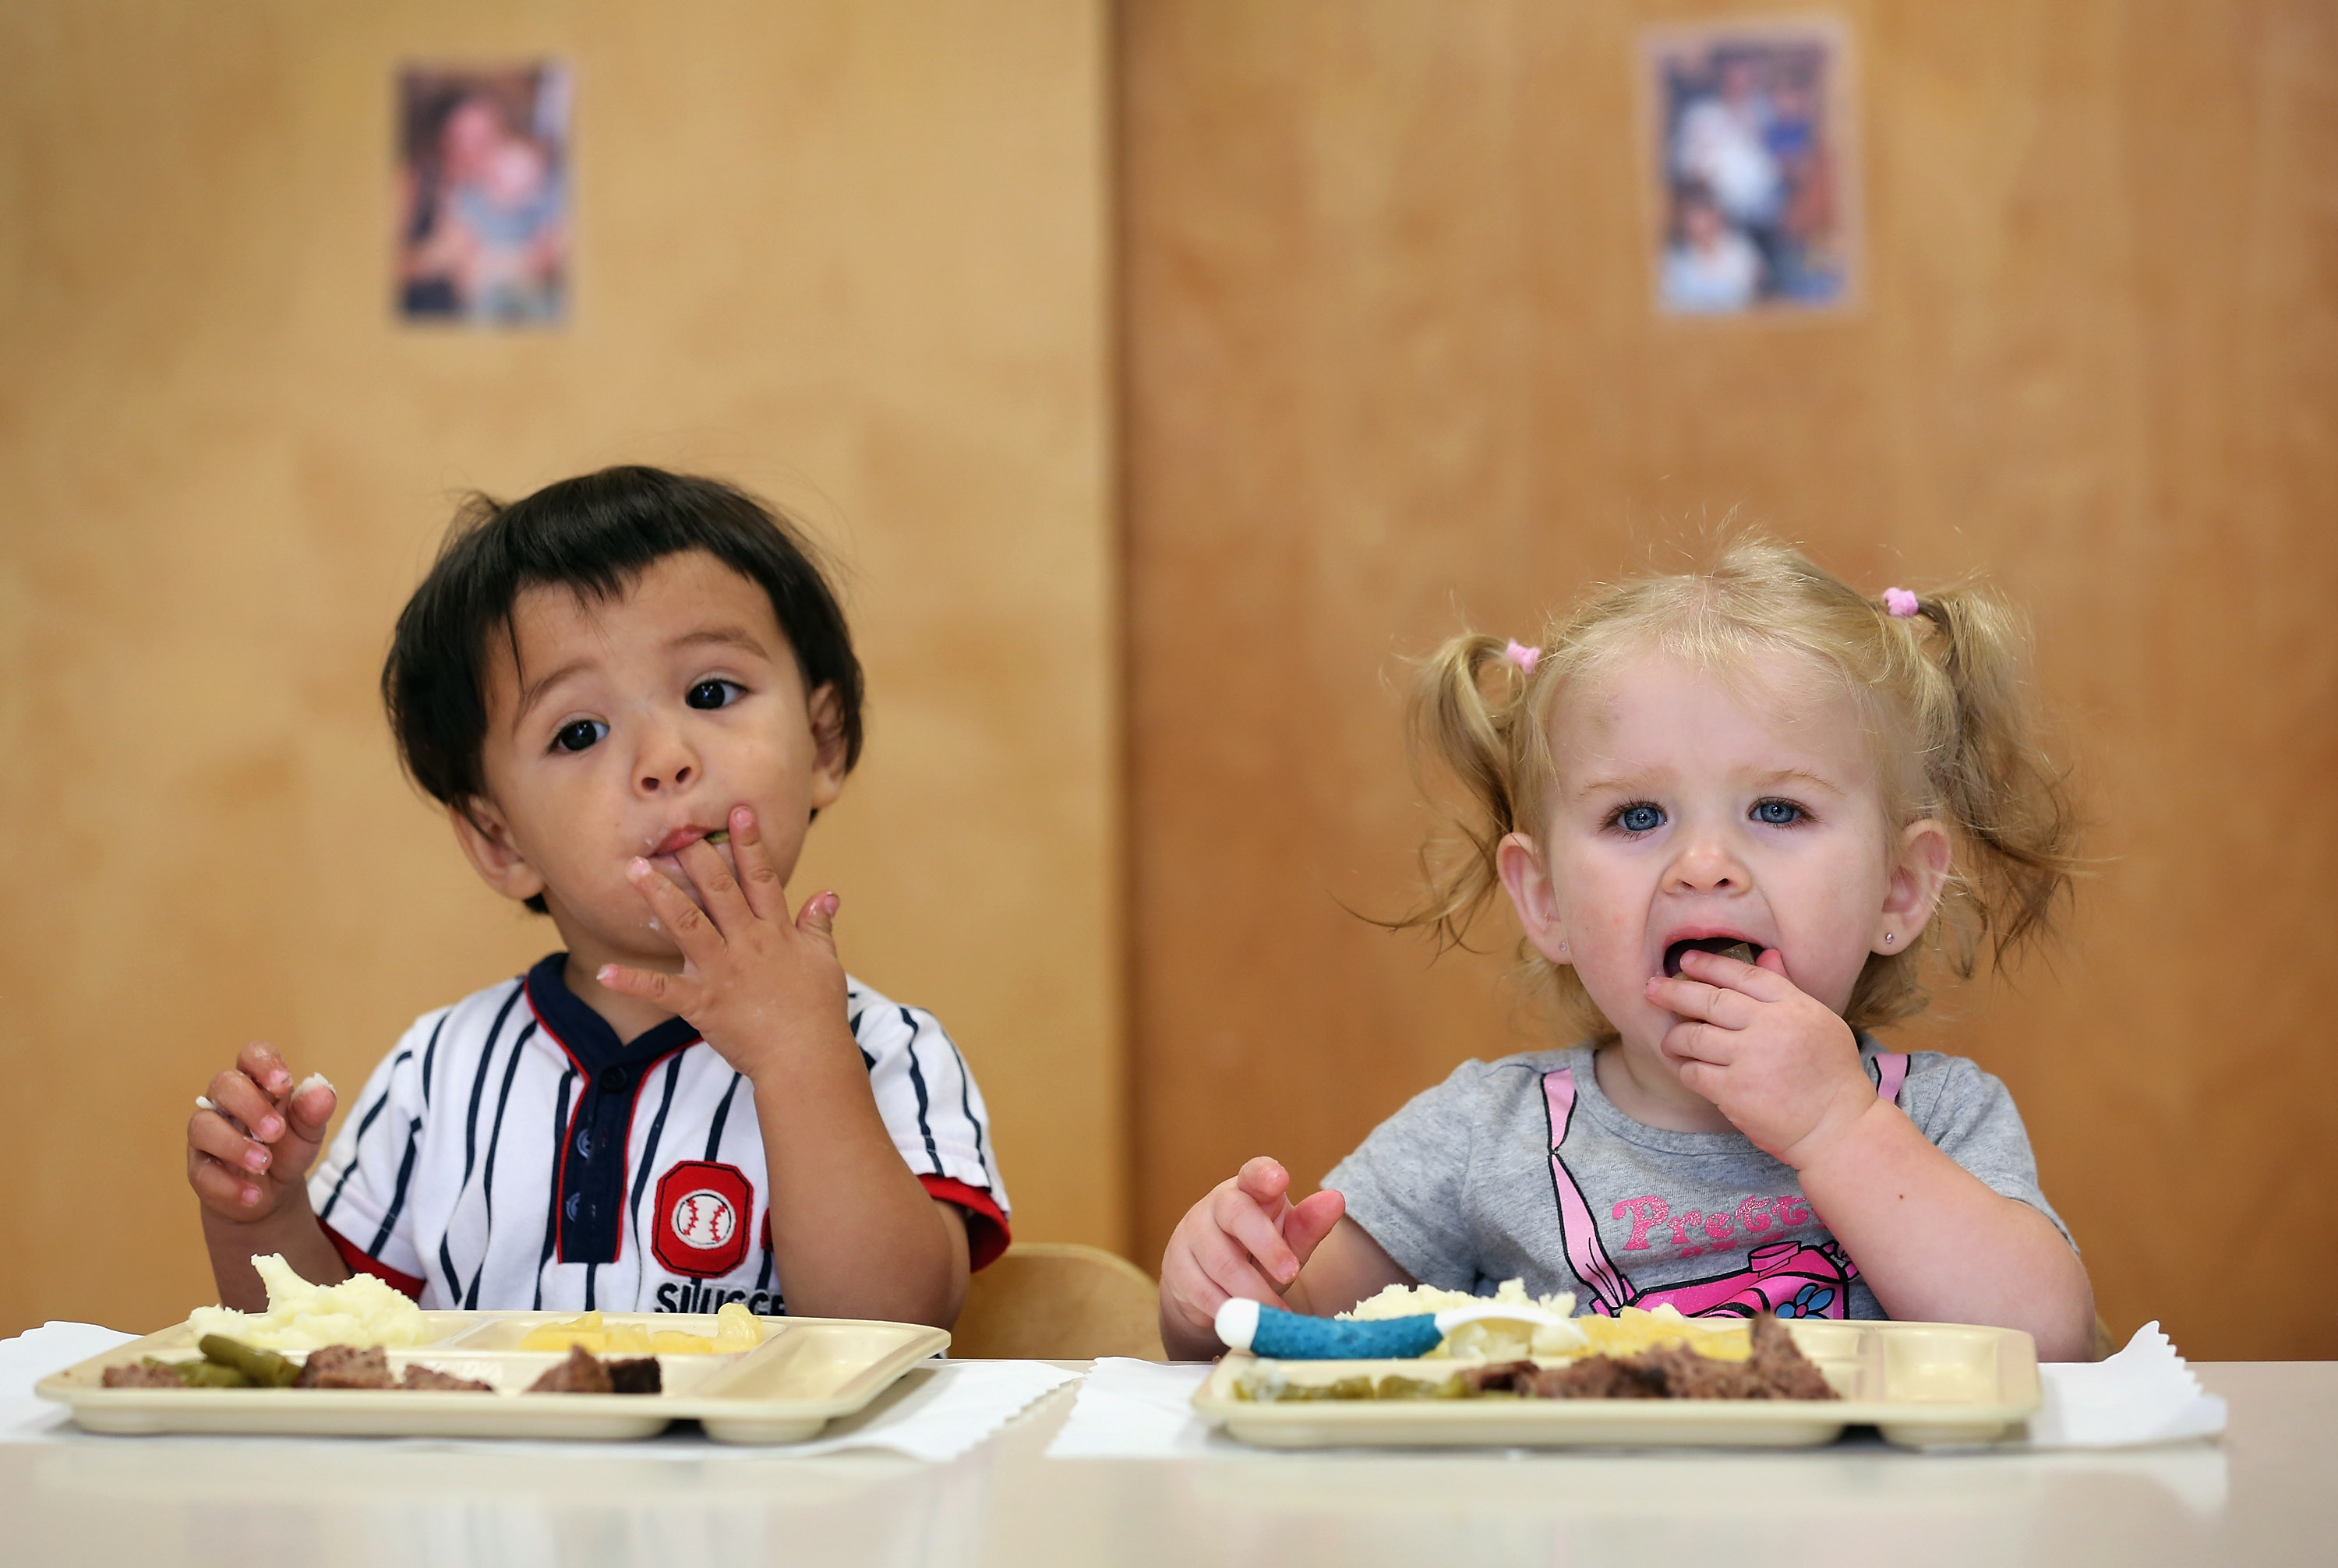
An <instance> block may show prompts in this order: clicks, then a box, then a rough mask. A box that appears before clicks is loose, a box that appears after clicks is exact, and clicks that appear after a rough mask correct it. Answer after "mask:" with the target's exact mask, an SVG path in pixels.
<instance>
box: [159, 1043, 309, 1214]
mask: <svg viewBox="0 0 2338 1568" xmlns="http://www.w3.org/2000/svg"><path fill="white" fill-rule="evenodd" d="M292 1089H293V1084H292V1074H291V1073H290V1071H289V1070H288V1069H287V1068H286V1067H285V1065H284V1059H283V1058H282V1057H280V1056H279V1055H278V1054H276V1051H275V1048H274V1047H272V1046H269V1045H262V1044H256V1043H255V1044H250V1045H247V1046H245V1047H244V1048H243V1051H242V1054H240V1055H239V1056H237V1057H236V1059H235V1065H234V1066H232V1067H231V1068H229V1069H228V1070H227V1071H226V1072H224V1073H221V1074H220V1075H219V1076H218V1077H216V1078H214V1079H212V1080H211V1094H210V1099H211V1106H212V1109H211V1110H208V1111H206V1110H202V1109H200V1108H198V1109H197V1110H196V1112H195V1114H194V1117H193V1119H192V1120H191V1121H189V1122H188V1123H187V1185H188V1186H190V1187H192V1188H193V1189H194V1190H195V1196H196V1197H197V1198H199V1199H201V1201H202V1204H203V1207H204V1208H206V1209H208V1210H211V1212H212V1213H213V1214H216V1215H218V1216H219V1217H220V1218H221V1219H222V1220H234V1221H237V1222H240V1223H248V1222H250V1221H251V1220H265V1219H267V1218H268V1217H269V1216H270V1215H271V1214H273V1213H275V1212H276V1210H277V1209H278V1207H279V1206H280V1205H281V1204H282V1203H283V1201H284V1200H285V1198H286V1196H287V1195H288V1194H290V1193H293V1192H296V1191H300V1182H301V1179H302V1178H303V1177H305V1176H307V1175H308V1173H309V1166H310V1165H312V1164H314V1163H315V1162H316V1159H317V1151H318V1150H319V1148H320V1147H322V1145H323V1143H324V1141H325V1124H326V1123H327V1122H330V1121H331V1120H332V1119H333V1105H334V1103H335V1097H334V1094H333V1090H332V1086H331V1085H329V1084H325V1083H319V1084H317V1085H315V1086H314V1087H312V1088H310V1089H309V1090H308V1092H307V1093H302V1094H300V1095H299V1096H298V1097H297V1098H296V1097H295V1096H294V1095H293V1093H292Z"/></svg>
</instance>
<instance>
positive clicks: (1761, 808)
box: [1751, 800, 1803, 828]
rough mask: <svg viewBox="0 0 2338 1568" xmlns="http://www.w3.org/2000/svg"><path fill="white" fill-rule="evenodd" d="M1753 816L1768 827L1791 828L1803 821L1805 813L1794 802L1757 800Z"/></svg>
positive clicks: (1754, 804)
mask: <svg viewBox="0 0 2338 1568" xmlns="http://www.w3.org/2000/svg"><path fill="white" fill-rule="evenodd" d="M1751 815H1752V816H1753V820H1754V821H1756V822H1760V823H1763V824H1764V825H1766V826H1768V827H1772V828H1791V827H1793V825H1794V824H1795V823H1797V822H1799V821H1801V820H1802V819H1803V809H1802V808H1801V807H1799V806H1797V805H1795V804H1794V803H1793V801H1792V800H1756V801H1755V802H1754V803H1753V812H1752V813H1751Z"/></svg>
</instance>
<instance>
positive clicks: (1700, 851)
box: [1666, 832, 1753, 893]
mask: <svg viewBox="0 0 2338 1568" xmlns="http://www.w3.org/2000/svg"><path fill="white" fill-rule="evenodd" d="M1666 881H1667V882H1668V883H1669V884H1670V885H1671V886H1672V887H1674V888H1675V890H1677V891H1680V892H1685V893H1742V892H1744V890H1745V889H1746V888H1747V887H1750V886H1752V884H1753V877H1751V876H1750V875H1748V874H1747V872H1746V869H1745V863H1744V861H1743V860H1741V859H1739V858H1738V857H1737V854H1736V852H1735V850H1734V849H1733V848H1731V846H1730V844H1729V842H1728V839H1727V838H1725V837H1724V835H1721V834H1718V833H1713V832H1700V833H1694V834H1691V835H1689V836H1688V837H1687V838H1685V839H1684V840H1683V841H1682V843H1681V848H1680V853H1679V855H1678V856H1676V857H1675V858H1674V860H1673V863H1672V868H1671V871H1670V873H1669V875H1668V876H1667V877H1666Z"/></svg>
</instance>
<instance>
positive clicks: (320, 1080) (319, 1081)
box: [284, 1073, 341, 1105]
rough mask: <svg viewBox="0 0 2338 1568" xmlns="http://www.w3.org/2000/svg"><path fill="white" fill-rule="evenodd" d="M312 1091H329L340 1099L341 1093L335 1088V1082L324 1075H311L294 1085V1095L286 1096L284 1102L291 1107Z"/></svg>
mask: <svg viewBox="0 0 2338 1568" xmlns="http://www.w3.org/2000/svg"><path fill="white" fill-rule="evenodd" d="M311 1089H325V1090H329V1091H331V1093H332V1095H333V1097H334V1098H335V1099H337V1100H338V1099H339V1098H340V1093H341V1092H340V1091H339V1090H338V1089H335V1088H333V1081H332V1080H331V1079H330V1078H328V1077H326V1076H325V1075H324V1074H323V1073H309V1075H308V1076H307V1077H306V1078H303V1079H301V1080H300V1082H299V1083H295V1084H293V1085H292V1093H290V1094H287V1095H286V1096H284V1103H286V1104H287V1105H290V1104H291V1103H293V1102H294V1101H296V1100H298V1099H300V1096H301V1095H303V1094H306V1093H308V1092H309V1090H311Z"/></svg>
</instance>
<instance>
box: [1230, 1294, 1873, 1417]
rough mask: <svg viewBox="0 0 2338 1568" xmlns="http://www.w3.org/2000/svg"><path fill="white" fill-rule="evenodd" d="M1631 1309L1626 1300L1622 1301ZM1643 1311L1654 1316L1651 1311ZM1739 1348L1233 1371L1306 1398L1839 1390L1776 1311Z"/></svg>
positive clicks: (1747, 1394)
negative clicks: (1318, 1376)
mask: <svg viewBox="0 0 2338 1568" xmlns="http://www.w3.org/2000/svg"><path fill="white" fill-rule="evenodd" d="M1626 1310H1630V1308H1626ZM1645 1316H1648V1317H1651V1318H1652V1317H1653V1316H1654V1315H1653V1314H1647V1315H1645ZM1748 1338H1749V1341H1750V1345H1749V1348H1748V1350H1747V1353H1746V1354H1745V1355H1744V1357H1738V1358H1734V1359H1724V1358H1723V1357H1716V1356H1712V1355H1708V1354H1706V1353H1705V1352H1704V1349H1703V1348H1700V1347H1698V1346H1697V1345H1695V1344H1693V1343H1690V1342H1685V1341H1682V1340H1679V1339H1673V1340H1670V1341H1667V1342H1662V1343H1655V1344H1651V1345H1649V1346H1648V1347H1647V1348H1644V1349H1641V1350H1639V1351H1638V1352H1636V1353H1635V1354H1632V1355H1622V1356H1619V1355H1613V1354H1606V1353H1599V1354H1594V1355H1589V1356H1582V1357H1575V1358H1573V1359H1570V1360H1564V1361H1558V1362H1557V1363H1555V1364H1546V1363H1545V1362H1541V1361H1533V1360H1523V1359H1522V1360H1513V1361H1493V1362H1486V1363H1482V1364H1476V1365H1468V1366H1463V1367H1459V1369H1458V1370H1456V1371H1455V1372H1454V1373H1452V1374H1451V1375H1450V1376H1449V1377H1442V1378H1433V1379H1427V1378H1419V1377H1404V1376H1400V1375H1396V1374H1390V1375H1385V1376H1381V1377H1371V1376H1370V1375H1366V1374H1360V1373H1348V1374H1345V1375H1342V1376H1340V1377H1334V1378H1332V1379H1331V1380H1329V1381H1324V1382H1315V1381H1311V1380H1309V1379H1308V1378H1307V1377H1305V1374H1304V1370H1303V1368H1304V1367H1305V1365H1306V1364H1305V1363H1303V1362H1299V1363H1283V1362H1272V1361H1262V1362H1261V1363H1259V1365H1258V1366H1257V1367H1255V1368H1254V1369H1252V1370H1251V1371H1248V1372H1245V1373H1244V1374H1243V1376H1242V1377H1238V1378H1237V1379H1235V1382H1234V1397H1236V1398H1238V1399H1253V1400H1258V1401H1260V1402H1262V1403H1272V1402H1282V1401H1289V1400H1311V1399H1480V1398H1493V1397H1513V1398H1528V1399H1834V1398H1838V1397H1840V1396H1838V1395H1837V1394H1836V1393H1835V1391H1834V1390H1833V1388H1832V1387H1830V1386H1829V1385H1828V1383H1827V1380H1826V1375H1825V1374H1824V1373H1823V1372H1821V1371H1820V1370H1819V1369H1818V1367H1816V1366H1815V1365H1813V1364H1812V1361H1811V1360H1810V1358H1809V1357H1805V1356H1804V1355H1803V1352H1802V1349H1801V1348H1800V1347H1798V1346H1797V1345H1795V1343H1794V1339H1793V1335H1792V1334H1790V1333H1789V1332H1788V1331H1787V1329H1786V1327H1785V1325H1784V1324H1783V1323H1781V1322H1780V1321H1779V1320H1778V1319H1777V1318H1774V1317H1771V1316H1768V1315H1767V1314H1764V1315H1763V1316H1762V1317H1759V1318H1754V1319H1753V1321H1752V1323H1751V1324H1750V1325H1749V1326H1748Z"/></svg>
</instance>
